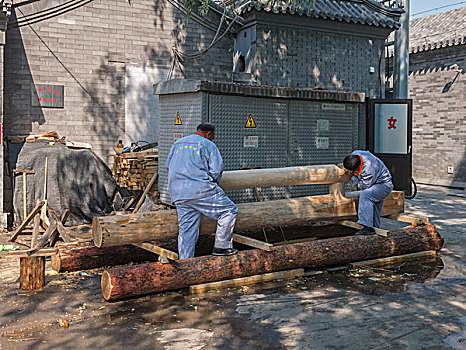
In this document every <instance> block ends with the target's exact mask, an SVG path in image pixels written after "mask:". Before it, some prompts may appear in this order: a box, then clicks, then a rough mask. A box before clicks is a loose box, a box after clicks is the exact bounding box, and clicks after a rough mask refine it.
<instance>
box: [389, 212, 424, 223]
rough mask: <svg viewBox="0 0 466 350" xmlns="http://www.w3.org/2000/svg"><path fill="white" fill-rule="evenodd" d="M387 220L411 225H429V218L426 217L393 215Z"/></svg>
mask: <svg viewBox="0 0 466 350" xmlns="http://www.w3.org/2000/svg"><path fill="white" fill-rule="evenodd" d="M386 218H387V219H391V220H396V221H401V222H408V223H410V224H416V225H421V224H427V223H429V218H426V217H425V216H415V215H406V214H393V215H389V216H387V217H386Z"/></svg>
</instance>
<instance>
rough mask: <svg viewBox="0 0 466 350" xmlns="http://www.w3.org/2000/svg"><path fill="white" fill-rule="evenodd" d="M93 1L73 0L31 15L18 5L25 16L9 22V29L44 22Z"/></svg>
mask: <svg viewBox="0 0 466 350" xmlns="http://www.w3.org/2000/svg"><path fill="white" fill-rule="evenodd" d="M92 1H94V0H78V1H76V0H72V1H68V2H66V3H64V4H62V5H60V6H55V7H52V8H49V9H47V10H43V11H39V12H36V13H33V14H30V15H24V13H23V12H22V11H21V10H20V8H19V7H18V10H20V12H21V14H22V15H23V17H20V18H18V19H17V20H16V21H15V22H9V23H8V29H13V28H20V27H24V26H27V25H31V24H35V23H38V22H42V21H44V20H47V19H51V18H54V17H57V16H60V15H62V14H65V13H67V12H70V11H73V10H76V9H78V8H80V7H82V6H84V5H87V4H88V3H90V2H92Z"/></svg>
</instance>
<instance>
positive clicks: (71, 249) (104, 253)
mask: <svg viewBox="0 0 466 350" xmlns="http://www.w3.org/2000/svg"><path fill="white" fill-rule="evenodd" d="M214 241H215V236H214V235H205V236H200V237H199V239H198V241H197V244H196V256H199V255H205V254H210V253H212V249H213V247H214ZM150 243H152V244H155V245H157V246H159V247H162V248H165V249H168V250H171V251H174V252H177V251H178V240H177V239H170V240H166V241H152V242H150ZM57 248H58V253H57V254H56V255H53V256H52V269H53V270H55V271H57V272H72V271H80V270H90V269H97V268H100V267H104V266H115V265H124V264H128V263H142V262H145V261H157V259H158V255H157V254H154V253H151V252H149V251H147V250H146V249H142V248H138V247H135V246H133V245H132V244H126V245H120V246H111V247H101V248H98V247H95V246H94V243H93V242H92V241H84V242H77V243H73V244H67V245H60V246H57Z"/></svg>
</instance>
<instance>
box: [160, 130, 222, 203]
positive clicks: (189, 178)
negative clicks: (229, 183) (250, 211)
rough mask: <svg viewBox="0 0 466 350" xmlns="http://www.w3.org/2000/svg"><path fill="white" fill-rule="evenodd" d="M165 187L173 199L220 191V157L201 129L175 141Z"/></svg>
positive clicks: (169, 158)
mask: <svg viewBox="0 0 466 350" xmlns="http://www.w3.org/2000/svg"><path fill="white" fill-rule="evenodd" d="M165 166H166V167H167V169H168V189H169V191H170V196H171V199H172V202H176V201H180V200H190V199H199V198H204V197H207V196H211V195H214V194H216V193H218V192H221V191H223V190H222V189H221V188H220V187H219V186H218V184H219V183H220V179H221V178H222V172H223V160H222V156H221V155H220V152H219V150H218V148H217V146H216V145H215V144H214V143H213V142H212V141H210V140H208V139H207V138H205V137H204V136H203V135H202V134H200V133H195V134H193V135H189V136H186V137H183V138H181V139H179V140H178V141H176V142H175V143H174V144H173V146H172V148H171V150H170V153H169V155H168V158H167V161H166V163H165Z"/></svg>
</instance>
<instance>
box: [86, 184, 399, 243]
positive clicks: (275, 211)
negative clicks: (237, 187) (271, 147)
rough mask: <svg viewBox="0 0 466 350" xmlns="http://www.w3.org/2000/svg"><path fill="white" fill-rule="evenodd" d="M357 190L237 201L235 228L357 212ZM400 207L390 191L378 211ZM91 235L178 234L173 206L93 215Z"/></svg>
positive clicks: (144, 237) (210, 226)
mask: <svg viewBox="0 0 466 350" xmlns="http://www.w3.org/2000/svg"><path fill="white" fill-rule="evenodd" d="M357 205H358V193H351V194H350V197H348V198H345V197H338V196H334V195H322V196H309V197H301V198H292V199H282V200H276V201H268V202H257V203H241V204H238V218H237V220H236V225H235V232H240V231H245V230H255V229H258V228H261V227H271V226H275V227H277V226H290V225H303V224H305V223H309V222H312V221H325V220H334V219H336V218H341V219H343V218H351V217H355V216H357ZM403 211H404V193H403V192H397V191H393V192H392V193H391V194H390V195H388V196H387V197H386V198H385V201H384V206H383V212H382V215H392V214H398V213H402V212H403ZM216 227H217V222H216V221H215V220H212V219H208V218H206V217H203V218H202V221H201V227H200V234H212V233H215V230H216ZM92 235H93V239H94V243H95V245H96V246H97V247H108V246H112V245H123V244H128V243H142V242H147V241H151V240H165V239H170V238H175V237H177V235H178V218H177V213H176V210H160V211H156V212H147V213H141V214H129V215H115V216H104V217H95V218H94V219H93V222H92Z"/></svg>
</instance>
